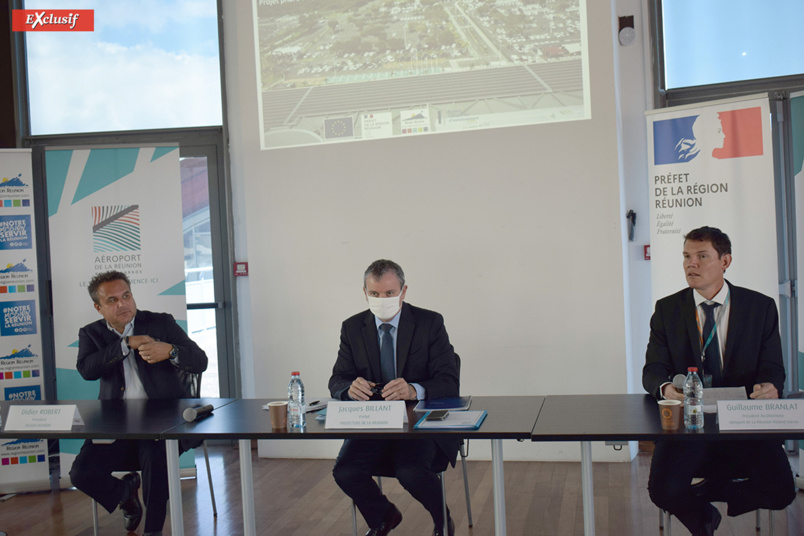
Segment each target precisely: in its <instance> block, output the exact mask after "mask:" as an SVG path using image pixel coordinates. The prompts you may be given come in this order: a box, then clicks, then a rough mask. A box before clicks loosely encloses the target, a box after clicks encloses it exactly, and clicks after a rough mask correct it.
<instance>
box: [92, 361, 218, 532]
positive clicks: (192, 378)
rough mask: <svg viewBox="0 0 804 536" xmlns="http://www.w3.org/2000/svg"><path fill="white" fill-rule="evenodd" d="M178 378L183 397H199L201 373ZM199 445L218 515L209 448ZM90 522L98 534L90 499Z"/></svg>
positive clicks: (182, 373) (94, 505)
mask: <svg viewBox="0 0 804 536" xmlns="http://www.w3.org/2000/svg"><path fill="white" fill-rule="evenodd" d="M179 378H180V379H181V382H182V384H183V385H184V393H185V394H184V398H200V397H201V374H200V373H198V374H195V373H192V372H186V371H179ZM201 447H202V448H203V449H204V462H205V463H206V466H207V480H209V496H210V499H211V500H212V515H213V516H214V517H218V507H217V505H216V503H215V488H214V487H213V486H212V471H211V470H210V466H209V450H207V442H206V441H202V442H201ZM92 524H93V534H94V536H98V535H99V527H98V503H97V501H95V499H92Z"/></svg>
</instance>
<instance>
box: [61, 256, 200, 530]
mask: <svg viewBox="0 0 804 536" xmlns="http://www.w3.org/2000/svg"><path fill="white" fill-rule="evenodd" d="M88 290H89V295H90V297H91V298H92V301H93V302H94V303H95V309H96V310H97V311H98V312H99V313H100V314H101V315H102V316H103V319H101V320H98V321H96V322H93V323H92V324H88V325H86V326H84V327H83V328H81V330H80V331H79V333H78V364H77V368H78V372H79V373H81V376H82V377H83V378H84V379H85V380H90V381H94V380H100V395H99V397H98V398H100V399H105V400H110V399H123V398H152V399H160V398H161V399H164V398H184V397H186V396H187V385H188V383H189V378H188V375H189V374H197V373H201V372H203V371H204V370H206V368H207V356H206V354H205V353H204V351H203V350H201V348H199V347H198V345H197V344H196V343H195V342H193V341H192V340H191V339H190V338H189V337H188V336H187V334H186V333H185V332H184V330H183V329H182V328H181V327H180V326H179V325H178V324H177V323H176V321H175V320H174V319H173V317H172V316H171V315H169V314H165V313H152V312H149V311H138V310H137V304H136V303H135V302H134V296H133V295H132V293H131V284H130V282H129V280H128V277H126V275H125V274H123V273H122V272H116V271H112V272H105V273H101V274H98V275H96V276H95V277H94V278H92V281H90V283H89V287H88ZM136 469H141V471H142V479H140V477H139V475H138V474H137V473H135V472H132V473H129V474H127V475H125V476H124V477H123V479H122V480H121V479H118V478H115V477H113V476H112V472H113V471H120V470H136ZM70 479H71V480H72V482H73V485H74V486H75V487H76V488H78V489H80V490H81V491H83V492H84V493H86V494H87V495H89V496H90V497H92V498H94V499H95V500H96V501H98V503H100V504H101V505H103V507H104V508H106V510H108V511H109V513H111V512H113V511H114V510H115V508H117V507H118V506H119V507H120V509H121V510H122V511H123V520H124V524H125V528H126V530H128V531H133V530H136V528H137V526H138V525H139V523H140V520H141V519H142V504H141V503H140V499H139V492H138V490H139V487H140V482H142V484H143V499H144V501H145V506H146V510H147V516H146V520H145V534H146V535H147V534H151V535H161V534H162V526H163V525H164V524H165V515H166V512H167V509H166V507H167V500H168V483H167V458H166V455H165V444H164V441H152V440H144V441H136V440H117V441H115V442H114V443H111V444H99V443H93V442H92V440H87V441H86V442H85V443H84V446H83V447H81V451H80V452H79V453H78V456H77V457H76V459H75V461H74V462H73V466H72V469H71V470H70Z"/></svg>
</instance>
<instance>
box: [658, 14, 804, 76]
mask: <svg viewBox="0 0 804 536" xmlns="http://www.w3.org/2000/svg"><path fill="white" fill-rule="evenodd" d="M662 15H663V19H664V55H665V75H666V84H667V88H679V87H690V86H700V85H706V84H717V83H723V82H733V81H738V80H753V79H757V78H769V77H775V76H787V75H797V74H802V73H804V54H801V51H802V38H801V26H802V23H804V1H802V0H765V1H763V2H757V1H755V0H706V1H701V0H664V1H663V2H662Z"/></svg>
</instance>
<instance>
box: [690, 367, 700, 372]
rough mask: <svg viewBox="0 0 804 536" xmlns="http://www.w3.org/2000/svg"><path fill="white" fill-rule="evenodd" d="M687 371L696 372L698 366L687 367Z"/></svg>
mask: <svg viewBox="0 0 804 536" xmlns="http://www.w3.org/2000/svg"><path fill="white" fill-rule="evenodd" d="M687 372H698V367H687Z"/></svg>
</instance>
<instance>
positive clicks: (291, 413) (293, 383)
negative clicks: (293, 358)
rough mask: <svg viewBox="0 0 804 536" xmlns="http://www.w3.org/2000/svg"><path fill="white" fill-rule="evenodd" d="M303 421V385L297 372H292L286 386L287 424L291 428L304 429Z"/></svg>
mask: <svg viewBox="0 0 804 536" xmlns="http://www.w3.org/2000/svg"><path fill="white" fill-rule="evenodd" d="M304 421H305V415H304V384H303V383H302V381H301V375H300V374H299V373H298V371H294V372H292V373H291V374H290V383H289V384H288V424H289V425H290V427H291V428H304V424H305V422H304Z"/></svg>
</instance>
